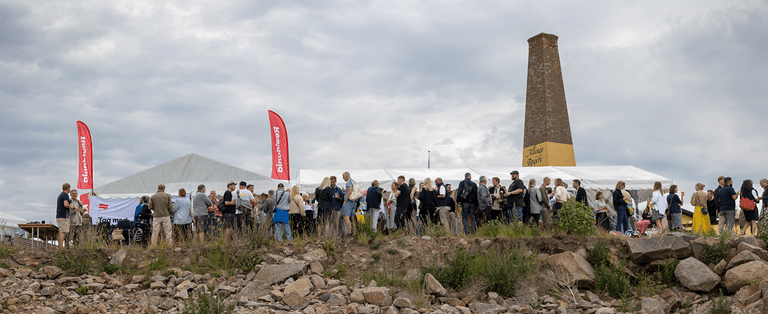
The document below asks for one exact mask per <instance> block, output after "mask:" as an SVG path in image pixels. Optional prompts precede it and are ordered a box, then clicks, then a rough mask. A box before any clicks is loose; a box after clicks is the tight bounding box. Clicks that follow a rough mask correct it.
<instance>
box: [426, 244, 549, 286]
mask: <svg viewBox="0 0 768 314" xmlns="http://www.w3.org/2000/svg"><path fill="white" fill-rule="evenodd" d="M446 265H448V266H446V267H438V266H437V261H436V260H435V262H434V263H433V264H432V265H431V266H428V267H423V268H422V271H421V272H422V274H426V273H430V274H432V275H433V276H434V277H435V279H437V280H438V281H439V282H440V283H442V284H444V285H447V286H449V287H451V288H454V289H456V290H461V289H463V288H466V287H468V285H469V284H470V283H471V282H473V281H478V282H479V284H481V286H482V287H484V290H486V291H492V292H496V293H498V294H499V295H501V296H505V297H510V296H512V295H514V292H515V282H516V281H517V279H519V278H521V277H525V276H532V274H533V272H534V270H535V269H536V257H535V256H533V255H525V254H524V253H523V252H522V250H519V249H514V248H510V249H507V250H504V251H488V252H481V253H475V254H472V253H469V252H467V251H466V250H464V249H460V250H459V251H457V252H456V254H455V255H454V256H453V259H452V260H450V261H446Z"/></svg>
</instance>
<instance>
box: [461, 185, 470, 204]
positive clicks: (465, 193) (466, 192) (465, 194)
mask: <svg viewBox="0 0 768 314" xmlns="http://www.w3.org/2000/svg"><path fill="white" fill-rule="evenodd" d="M461 184H463V186H464V187H463V188H461V195H459V198H460V199H461V200H462V201H468V200H470V196H472V189H471V188H472V187H471V186H470V185H468V184H467V182H466V181H462V182H461Z"/></svg>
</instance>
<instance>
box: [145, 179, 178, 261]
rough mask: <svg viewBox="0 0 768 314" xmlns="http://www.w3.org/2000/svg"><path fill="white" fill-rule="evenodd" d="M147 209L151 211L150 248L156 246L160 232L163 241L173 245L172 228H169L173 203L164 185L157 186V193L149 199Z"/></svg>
mask: <svg viewBox="0 0 768 314" xmlns="http://www.w3.org/2000/svg"><path fill="white" fill-rule="evenodd" d="M148 208H149V210H150V211H152V240H151V242H152V244H151V247H155V246H156V245H157V241H158V240H159V239H160V230H161V229H162V230H163V233H164V234H165V239H166V241H168V245H169V246H171V245H173V237H172V236H171V234H172V231H173V228H172V227H171V212H172V211H173V201H171V195H170V194H168V193H165V184H160V185H158V186H157V193H155V194H153V195H152V196H151V197H150V198H149V204H148Z"/></svg>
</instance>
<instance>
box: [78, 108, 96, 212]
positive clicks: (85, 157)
mask: <svg viewBox="0 0 768 314" xmlns="http://www.w3.org/2000/svg"><path fill="white" fill-rule="evenodd" d="M77 147H78V154H77V160H78V170H77V188H78V189H89V190H93V143H92V142H91V131H90V130H89V129H88V126H87V125H85V123H83V122H82V121H77ZM80 200H81V202H83V205H86V206H87V207H86V210H87V211H88V212H90V208H88V207H90V206H89V205H90V199H89V198H88V194H87V193H83V194H82V195H80Z"/></svg>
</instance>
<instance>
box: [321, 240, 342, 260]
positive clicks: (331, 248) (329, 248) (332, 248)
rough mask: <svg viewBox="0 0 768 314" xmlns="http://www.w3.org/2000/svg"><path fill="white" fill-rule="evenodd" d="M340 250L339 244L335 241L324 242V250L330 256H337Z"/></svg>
mask: <svg viewBox="0 0 768 314" xmlns="http://www.w3.org/2000/svg"><path fill="white" fill-rule="evenodd" d="M338 249H339V244H338V243H336V241H335V240H325V241H323V250H324V251H325V252H326V253H328V255H330V256H334V255H336V253H337V251H338Z"/></svg>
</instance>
